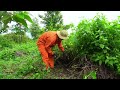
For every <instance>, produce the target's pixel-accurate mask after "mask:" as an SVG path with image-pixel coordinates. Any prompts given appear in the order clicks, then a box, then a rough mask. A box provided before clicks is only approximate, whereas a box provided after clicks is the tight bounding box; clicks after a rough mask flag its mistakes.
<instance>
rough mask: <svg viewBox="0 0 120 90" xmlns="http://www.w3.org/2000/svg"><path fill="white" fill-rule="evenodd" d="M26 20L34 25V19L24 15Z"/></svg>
mask: <svg viewBox="0 0 120 90" xmlns="http://www.w3.org/2000/svg"><path fill="white" fill-rule="evenodd" d="M24 18H25V19H27V20H28V21H29V22H31V23H33V21H32V19H31V18H30V16H29V15H27V14H25V13H24Z"/></svg>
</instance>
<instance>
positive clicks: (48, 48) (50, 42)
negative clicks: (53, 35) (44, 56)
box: [45, 38, 53, 55]
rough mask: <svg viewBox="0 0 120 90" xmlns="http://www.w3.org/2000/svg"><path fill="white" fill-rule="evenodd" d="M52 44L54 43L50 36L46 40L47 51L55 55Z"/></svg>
mask: <svg viewBox="0 0 120 90" xmlns="http://www.w3.org/2000/svg"><path fill="white" fill-rule="evenodd" d="M51 44H52V41H51V39H50V38H48V39H47V40H46V43H45V48H46V51H47V52H48V53H49V54H50V55H53V52H52V50H51V47H50V46H51Z"/></svg>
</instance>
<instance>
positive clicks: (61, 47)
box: [58, 41, 64, 52]
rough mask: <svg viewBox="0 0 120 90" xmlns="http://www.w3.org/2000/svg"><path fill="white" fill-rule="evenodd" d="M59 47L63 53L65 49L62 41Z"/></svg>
mask: <svg viewBox="0 0 120 90" xmlns="http://www.w3.org/2000/svg"><path fill="white" fill-rule="evenodd" d="M58 47H59V49H60V50H61V51H62V52H63V51H64V47H63V46H62V41H59V42H58Z"/></svg>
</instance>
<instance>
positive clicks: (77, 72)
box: [45, 58, 120, 79]
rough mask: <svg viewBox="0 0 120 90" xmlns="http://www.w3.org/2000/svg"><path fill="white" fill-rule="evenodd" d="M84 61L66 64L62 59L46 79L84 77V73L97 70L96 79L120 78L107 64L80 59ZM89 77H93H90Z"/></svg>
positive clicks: (56, 63)
mask: <svg viewBox="0 0 120 90" xmlns="http://www.w3.org/2000/svg"><path fill="white" fill-rule="evenodd" d="M80 61H82V62H83V63H77V64H73V65H71V66H70V65H68V64H64V62H61V61H60V60H58V61H56V62H55V68H54V69H53V70H51V72H50V73H49V75H48V76H47V77H45V78H46V79H83V76H84V75H87V74H89V73H90V72H91V71H96V79H120V76H118V75H117V74H116V72H115V71H114V70H111V69H108V68H107V67H106V66H105V65H101V66H99V65H95V64H94V63H92V62H91V61H90V60H88V59H86V58H82V59H80ZM87 79H93V78H91V77H88V78H87Z"/></svg>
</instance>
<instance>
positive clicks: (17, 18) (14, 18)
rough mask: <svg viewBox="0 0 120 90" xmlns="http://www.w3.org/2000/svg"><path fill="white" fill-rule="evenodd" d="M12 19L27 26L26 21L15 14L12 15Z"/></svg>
mask: <svg viewBox="0 0 120 90" xmlns="http://www.w3.org/2000/svg"><path fill="white" fill-rule="evenodd" d="M13 20H15V21H16V22H19V23H22V24H23V25H24V26H25V27H27V23H26V21H25V20H24V19H21V18H19V17H17V16H16V15H15V16H13ZM27 28H28V27H27Z"/></svg>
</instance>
